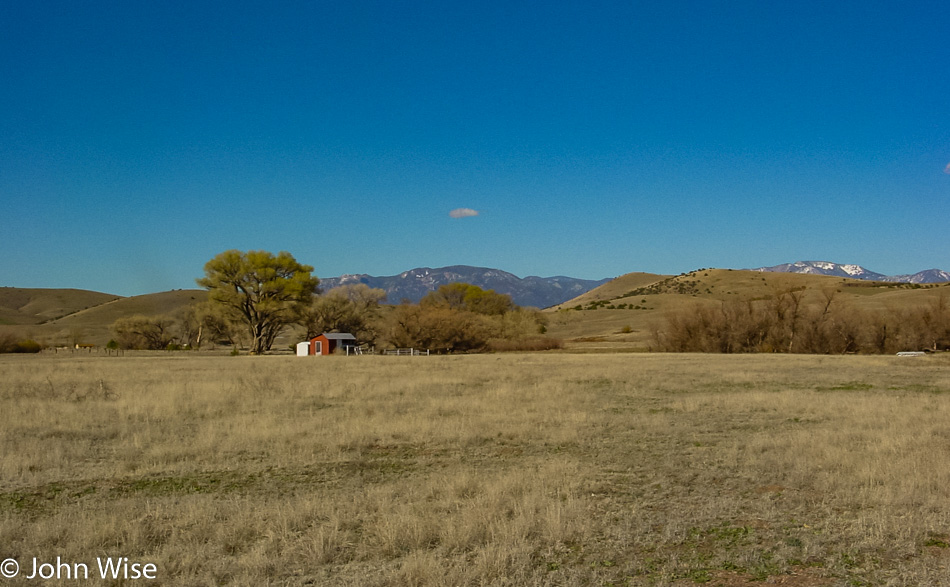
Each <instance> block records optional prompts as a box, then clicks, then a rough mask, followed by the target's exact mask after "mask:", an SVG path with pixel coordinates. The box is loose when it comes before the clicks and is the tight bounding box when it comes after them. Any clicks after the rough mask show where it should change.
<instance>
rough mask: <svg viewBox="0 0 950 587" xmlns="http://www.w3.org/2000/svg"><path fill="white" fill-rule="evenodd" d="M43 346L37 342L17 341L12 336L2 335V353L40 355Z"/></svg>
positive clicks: (0, 350)
mask: <svg viewBox="0 0 950 587" xmlns="http://www.w3.org/2000/svg"><path fill="white" fill-rule="evenodd" d="M41 350H43V345H41V344H40V343H38V342H36V341H35V340H31V339H27V340H17V338H16V337H15V336H12V335H10V334H2V335H0V353H38V352H40V351H41Z"/></svg>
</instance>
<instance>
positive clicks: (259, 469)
mask: <svg viewBox="0 0 950 587" xmlns="http://www.w3.org/2000/svg"><path fill="white" fill-rule="evenodd" d="M0 382H2V383H0V447H2V451H3V460H2V463H0V558H4V559H5V558H8V557H13V558H16V559H17V560H19V561H20V562H21V565H22V566H26V565H27V563H28V562H29V561H30V560H31V559H32V557H39V558H40V559H41V560H52V559H55V557H57V556H59V557H61V558H62V560H65V561H73V562H89V561H92V560H94V559H95V558H96V557H97V556H126V557H129V558H131V559H133V560H137V561H141V562H150V563H154V564H155V565H156V566H157V568H158V580H157V581H152V582H150V583H151V584H163V585H210V584H234V585H268V584H269V585H308V584H319V585H578V584H581V585H583V584H590V585H624V584H626V585H680V584H682V585H688V584H699V583H707V584H730V585H745V584H754V582H756V581H772V582H781V583H782V584H786V585H796V584H797V585H839V584H840V585H941V584H948V579H947V576H948V573H947V569H946V567H947V563H948V561H950V556H948V551H950V548H948V543H950V506H948V505H947V504H948V503H950V499H948V498H950V469H948V468H947V467H946V463H947V462H948V458H950V434H948V432H947V427H946V417H947V414H948V410H950V393H948V392H950V356H933V357H921V358H912V359H906V358H899V357H889V356H888V357H855V356H849V357H811V356H775V355H767V356H765V355H758V356H748V355H743V356H728V355H722V356H706V355H653V354H637V355H570V354H536V355H519V354H506V355H478V356H449V357H434V356H433V357H414V358H397V357H359V358H349V359H347V358H343V357H339V358H337V357H332V358H320V359H312V358H297V357H209V356H193V355H187V354H179V355H164V354H163V355H159V354H156V355H154V356H132V355H129V356H126V357H110V358H94V357H77V358H73V357H67V358H64V357H63V356H62V355H59V356H50V355H40V356H34V357H22V356H18V357H9V356H6V357H0ZM7 583H8V584H12V585H15V584H18V583H17V582H16V580H14V581H8V582H7ZM45 583H46V584H57V582H56V581H47V582H45ZM61 583H62V584H67V583H69V581H62V582H61ZM20 584H32V582H29V581H25V580H22V581H21V583H20ZM128 584H134V583H128Z"/></svg>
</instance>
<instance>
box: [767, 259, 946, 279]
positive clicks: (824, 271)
mask: <svg viewBox="0 0 950 587" xmlns="http://www.w3.org/2000/svg"><path fill="white" fill-rule="evenodd" d="M753 271H767V272H772V273H808V274H812V275H833V276H835V277H845V278H849V279H863V280H866V281H890V282H901V283H941V282H945V281H950V273H947V272H946V271H942V270H940V269H928V270H927V271H920V272H918V273H914V274H911V275H884V274H883V273H876V272H874V271H870V270H868V269H865V268H864V267H862V266H860V265H854V264H841V263H832V262H830V261H796V262H794V263H784V264H782V265H774V266H772V267H759V268H758V269H753Z"/></svg>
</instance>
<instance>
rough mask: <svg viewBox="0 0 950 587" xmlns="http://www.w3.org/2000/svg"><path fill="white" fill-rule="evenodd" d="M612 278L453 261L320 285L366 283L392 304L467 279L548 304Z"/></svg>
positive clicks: (525, 301)
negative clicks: (517, 271)
mask: <svg viewBox="0 0 950 587" xmlns="http://www.w3.org/2000/svg"><path fill="white" fill-rule="evenodd" d="M608 281H610V279H600V280H591V279H577V278H574V277H564V276H561V275H558V276H555V277H535V276H533V275H532V276H529V277H524V278H521V277H518V276H517V275H514V274H511V273H508V272H507V271H501V270H500V269H489V268H487V267H470V266H468V265H452V266H450V267H439V268H435V269H433V268H431V267H419V268H416V269H410V270H409V271H404V272H402V273H400V274H399V275H391V276H386V277H374V276H372V275H367V274H365V273H363V274H359V275H341V276H340V277H327V278H321V279H320V289H322V290H323V291H329V290H331V289H333V288H334V287H337V286H340V285H346V284H351V283H365V284H366V285H368V286H370V287H376V288H379V289H382V290H383V291H385V292H386V298H387V301H388V302H389V303H390V304H398V303H400V302H401V301H402V300H409V301H410V302H413V303H415V302H418V301H419V300H421V299H422V298H423V297H424V296H425V295H426V294H427V293H429V292H430V291H435V290H437V289H438V288H439V286H442V285H445V284H447V283H455V282H464V283H471V284H472V285H477V286H478V287H480V288H482V289H493V290H495V291H496V292H497V293H502V294H508V295H510V296H511V299H512V301H514V303H516V304H518V305H519V306H533V307H535V308H547V307H549V306H554V305H557V304H560V303H562V302H566V301H567V300H570V299H573V298H575V297H577V296H579V295H581V294H583V293H586V292H588V291H590V290H592V289H594V288H595V287H597V286H599V285H602V284H604V283H607V282H608Z"/></svg>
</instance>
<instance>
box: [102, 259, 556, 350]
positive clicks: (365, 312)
mask: <svg viewBox="0 0 950 587" xmlns="http://www.w3.org/2000/svg"><path fill="white" fill-rule="evenodd" d="M204 270H205V276H204V277H202V278H200V279H198V280H196V281H197V283H198V285H200V286H202V287H203V288H205V289H206V290H208V300H207V302H205V303H201V304H195V305H193V306H190V307H188V308H186V309H184V310H182V311H181V312H179V313H178V314H176V315H174V316H151V317H150V316H142V315H137V316H129V317H125V318H120V319H119V320H117V321H116V322H115V323H114V324H113V327H112V330H113V332H114V334H115V338H114V339H113V341H112V344H114V345H115V346H119V347H122V348H141V349H166V348H170V347H184V346H186V345H187V346H188V347H190V348H201V346H202V345H216V344H227V345H231V346H234V347H237V346H243V347H246V348H248V349H249V350H250V352H251V353H255V354H260V353H263V352H266V351H269V350H271V349H272V347H273V345H274V342H275V340H276V338H277V336H278V335H279V334H280V333H282V332H284V331H285V330H286V329H288V328H296V329H297V330H298V331H302V335H303V336H305V337H307V338H311V337H313V336H317V335H319V334H322V333H325V332H349V333H352V334H353V335H354V336H356V338H357V340H358V341H359V342H360V343H364V344H368V345H372V346H382V347H386V346H388V347H394V348H400V347H414V348H427V349H431V350H433V351H435V352H448V353H453V352H469V351H480V350H488V349H496V350H514V349H520V348H529V349H538V348H549V347H552V346H555V347H556V346H559V345H558V342H557V341H549V340H547V339H545V338H544V337H542V336H541V334H543V332H544V330H545V317H544V315H543V314H542V313H541V312H540V311H538V310H536V309H533V308H521V307H518V306H517V305H515V304H514V303H513V302H512V301H511V297H510V296H508V295H505V294H499V293H496V292H494V291H492V290H483V289H481V288H479V287H477V286H475V285H471V284H466V283H452V284H448V285H443V286H442V287H440V288H439V289H438V290H436V291H433V292H430V293H429V294H428V295H426V296H425V297H424V298H423V299H422V300H421V301H420V303H419V304H408V303H403V304H399V305H398V306H385V305H384V303H385V301H386V293H385V292H384V291H383V290H381V289H377V288H370V287H369V286H367V285H365V284H348V285H343V286H340V287H337V288H334V289H332V290H330V291H328V292H325V293H323V292H320V290H319V283H320V281H319V279H318V278H317V277H315V276H313V275H312V272H313V267H311V266H309V265H303V264H300V263H298V262H297V261H296V259H294V258H293V256H292V255H290V253H286V252H281V253H279V254H278V255H273V254H271V253H268V252H266V251H248V252H241V251H237V250H231V251H225V252H223V253H221V254H219V255H217V256H216V257H214V258H213V259H211V260H210V261H208V263H206V264H205V267H204Z"/></svg>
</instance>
